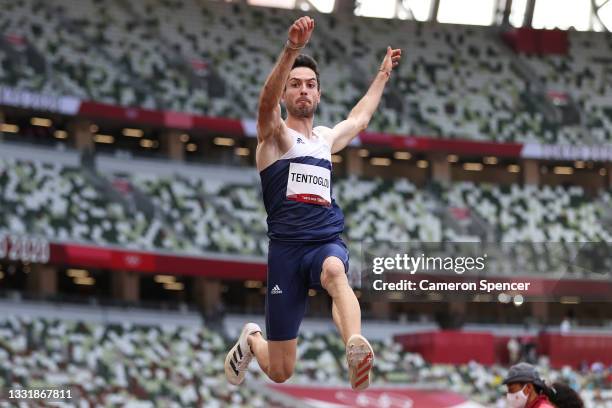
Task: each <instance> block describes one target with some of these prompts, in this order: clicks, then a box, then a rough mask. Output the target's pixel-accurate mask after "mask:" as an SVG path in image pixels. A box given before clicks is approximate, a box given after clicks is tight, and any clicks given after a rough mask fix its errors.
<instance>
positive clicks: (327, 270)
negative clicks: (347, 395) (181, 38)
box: [311, 240, 374, 390]
mask: <svg viewBox="0 0 612 408" xmlns="http://www.w3.org/2000/svg"><path fill="white" fill-rule="evenodd" d="M317 268H318V270H317ZM347 269H348V251H347V249H346V246H345V245H344V243H342V241H340V240H338V242H334V243H330V244H326V245H324V246H322V247H321V248H320V249H319V250H318V251H317V253H316V255H315V256H314V257H313V263H312V265H311V279H312V283H313V284H316V283H317V282H319V283H320V285H321V286H322V287H323V288H325V290H327V293H329V295H330V296H331V298H332V316H333V318H334V322H335V323H336V325H337V326H338V330H339V331H340V334H341V335H342V339H343V340H344V343H345V344H346V361H347V363H348V368H349V381H350V383H351V387H352V388H353V389H355V390H364V389H366V388H367V387H368V386H369V385H370V383H371V381H372V377H371V371H372V366H373V362H374V350H372V346H371V345H370V343H369V342H368V341H367V340H366V339H365V338H364V337H363V336H362V335H361V334H360V333H361V310H360V308H359V302H358V301H357V297H356V296H355V293H354V292H353V290H352V289H351V287H350V286H349V283H348V278H347V277H346V272H347ZM313 275H314V276H313ZM319 279H320V281H319Z"/></svg>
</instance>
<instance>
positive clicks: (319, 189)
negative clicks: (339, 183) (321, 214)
mask: <svg viewBox="0 0 612 408" xmlns="http://www.w3.org/2000/svg"><path fill="white" fill-rule="evenodd" d="M330 186H331V171H329V170H328V169H326V168H324V167H319V166H313V165H311V164H301V163H291V164H290V165H289V179H288V180H287V199H288V200H293V201H299V202H301V203H308V204H316V205H324V206H330V205H331V196H330Z"/></svg>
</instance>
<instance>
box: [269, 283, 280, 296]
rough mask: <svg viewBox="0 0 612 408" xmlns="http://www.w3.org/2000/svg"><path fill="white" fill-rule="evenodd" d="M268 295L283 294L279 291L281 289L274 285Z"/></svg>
mask: <svg viewBox="0 0 612 408" xmlns="http://www.w3.org/2000/svg"><path fill="white" fill-rule="evenodd" d="M270 293H271V294H273V295H280V294H282V293H283V291H282V290H281V288H279V287H278V285H274V287H273V288H272V290H271V291H270Z"/></svg>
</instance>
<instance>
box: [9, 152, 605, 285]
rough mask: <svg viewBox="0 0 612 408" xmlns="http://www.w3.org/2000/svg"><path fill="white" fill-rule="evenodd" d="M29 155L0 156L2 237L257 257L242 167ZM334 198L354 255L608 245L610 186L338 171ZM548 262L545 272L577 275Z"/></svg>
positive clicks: (253, 204)
mask: <svg viewBox="0 0 612 408" xmlns="http://www.w3.org/2000/svg"><path fill="white" fill-rule="evenodd" d="M41 160H42V159H39V160H25V159H24V160H21V159H11V158H3V159H0V169H1V170H2V171H1V172H0V192H1V193H2V195H1V196H0V202H1V203H2V205H1V206H0V217H2V218H1V220H2V225H3V226H4V227H3V228H2V230H1V231H2V232H4V233H9V234H17V235H29V236H41V237H44V238H45V239H47V240H49V241H51V242H58V243H62V242H64V243H84V244H90V245H96V246H111V247H121V248H126V249H131V250H145V251H170V252H171V253H176V254H184V255H197V256H213V257H218V256H220V257H223V256H234V255H242V256H247V257H255V258H257V259H259V260H261V259H263V258H264V257H265V255H266V254H267V245H268V239H267V236H266V233H265V231H266V221H265V220H266V214H265V210H264V208H263V204H262V202H261V200H260V194H261V192H260V190H259V188H258V187H256V184H254V182H253V181H250V177H251V176H250V175H248V174H251V173H244V174H245V175H247V176H246V177H244V176H241V177H239V179H237V180H226V181H224V180H222V179H219V177H218V174H219V172H218V171H217V172H215V171H214V170H206V168H204V167H202V168H198V167H196V169H200V170H199V171H201V173H200V174H197V175H195V174H194V171H193V170H194V169H193V167H186V166H181V165H175V166H173V167H172V170H171V171H170V172H165V173H163V174H159V173H158V174H155V171H154V170H153V169H154V165H152V164H148V163H147V162H146V161H145V162H142V163H145V166H144V167H142V166H139V165H135V166H134V167H133V168H132V166H130V165H129V164H127V165H123V166H122V170H121V171H114V172H112V171H111V172H107V171H105V170H104V171H101V172H95V171H92V170H88V169H87V168H85V167H80V166H77V165H75V166H70V165H63V164H60V163H52V162H47V161H41ZM109 166H111V165H104V166H102V167H103V168H108V167H109ZM152 166H153V167H152ZM199 171H196V172H195V173H198V172H199ZM221 172H223V170H221ZM240 180H242V181H240ZM334 195H335V196H336V197H337V200H338V203H339V204H340V205H341V207H342V208H343V209H344V213H345V217H346V221H345V234H344V236H345V238H346V240H347V243H348V245H349V246H350V247H351V248H352V251H353V254H354V255H353V256H354V258H355V259H360V257H361V247H360V244H361V243H364V242H365V243H368V242H377V243H381V242H413V243H427V242H480V241H482V242H488V243H489V244H494V243H529V242H532V243H543V242H547V243H560V244H559V245H562V246H560V247H559V248H564V249H563V250H562V252H567V251H569V250H570V248H569V247H568V246H572V245H574V249H576V250H577V248H578V247H577V246H576V245H575V243H580V242H582V243H587V242H590V243H602V244H604V245H605V244H606V243H607V244H609V243H610V242H612V235H611V231H610V224H609V221H605V220H607V219H608V218H607V217H608V213H609V211H610V210H609V203H610V197H611V195H610V193H609V192H603V193H601V194H599V195H598V196H595V197H591V196H589V195H587V194H586V193H585V192H584V191H583V190H582V188H580V187H576V186H573V187H559V186H558V187H550V186H540V187H536V186H531V185H526V186H520V185H518V184H512V185H509V186H497V185H493V184H487V183H480V184H476V183H472V182H459V183H452V184H450V185H448V186H443V185H440V184H437V183H431V184H430V185H429V186H428V187H417V186H416V185H415V184H413V183H412V182H410V181H408V180H407V179H405V178H397V179H394V180H383V179H380V178H374V179H366V178H358V177H355V176H350V177H348V178H340V179H338V180H336V182H335V184H334ZM525 250H526V249H525V248H522V247H520V246H519V247H516V248H514V249H513V251H523V252H521V254H523V255H522V256H520V257H518V258H520V259H524V265H520V268H521V269H523V270H524V271H525V273H527V272H526V271H527V270H528V269H525V268H527V265H528V264H529V262H530V261H529V260H530V259H532V257H533V256H534V255H533V254H535V253H537V251H536V252H535V253H532V254H531V255H529V254H526V253H525V252H524V251H525ZM527 250H529V251H531V252H533V250H531V249H527ZM550 250H551V249H550V248H548V249H547V251H548V252H550ZM600 250H605V247H602V248H600ZM549 258H550V259H548V258H547V259H548V261H547V262H549V264H548V268H549V270H556V271H564V272H570V271H571V272H573V273H578V272H579V271H578V270H573V269H572V268H569V269H568V267H567V266H563V265H562V264H559V263H558V262H557V263H554V264H551V263H550V262H552V261H551V259H553V258H554V256H552V258H551V257H549ZM502 259H507V258H502ZM602 259H603V258H602ZM516 268H517V265H515V264H513V263H508V262H498V263H497V264H495V267H494V268H493V269H494V271H495V274H501V275H506V274H513V273H516ZM584 273H586V272H583V273H582V274H584ZM598 273H600V274H601V273H603V274H604V275H599V276H600V277H601V276H605V274H606V270H605V269H603V267H600V268H599V269H598ZM575 276H578V275H575ZM585 276H588V273H587V274H586V275H585ZM593 276H595V275H593Z"/></svg>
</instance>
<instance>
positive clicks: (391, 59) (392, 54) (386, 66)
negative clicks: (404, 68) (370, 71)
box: [380, 47, 402, 75]
mask: <svg viewBox="0 0 612 408" xmlns="http://www.w3.org/2000/svg"><path fill="white" fill-rule="evenodd" d="M401 58H402V50H401V49H399V48H397V49H393V48H391V47H387V55H385V59H383V62H382V64H380V70H381V71H384V72H386V73H387V74H389V75H390V74H391V71H393V68H395V67H397V66H398V65H399V62H400V59H401Z"/></svg>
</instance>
